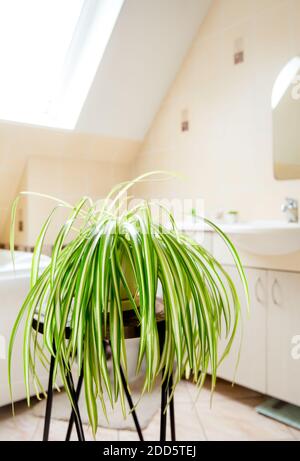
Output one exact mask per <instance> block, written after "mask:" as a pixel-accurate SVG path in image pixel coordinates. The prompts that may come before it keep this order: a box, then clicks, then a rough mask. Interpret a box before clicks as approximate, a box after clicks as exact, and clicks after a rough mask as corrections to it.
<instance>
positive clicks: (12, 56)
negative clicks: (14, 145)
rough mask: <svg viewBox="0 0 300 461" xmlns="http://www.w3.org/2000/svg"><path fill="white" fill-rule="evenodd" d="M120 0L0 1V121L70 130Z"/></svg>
mask: <svg viewBox="0 0 300 461" xmlns="http://www.w3.org/2000/svg"><path fill="white" fill-rule="evenodd" d="M123 2H124V0H113V1H111V0H26V1H24V0H0V119H2V120H9V121H14V122H21V123H30V124H37V125H44V126H51V127H59V128H65V129H73V128H74V127H75V125H76V122H77V120H78V117H79V114H80V112H81V109H82V106H83V104H84V101H85V99H86V96H87V94H88V91H89V89H90V87H91V84H92V82H93V79H94V77H95V74H96V71H97V68H98V66H99V63H100V61H101V58H102V56H103V53H104V51H105V48H106V46H107V43H108V40H109V38H110V35H111V33H112V30H113V27H114V25H115V23H116V20H117V17H118V15H119V12H120V10H121V7H122V4H123Z"/></svg>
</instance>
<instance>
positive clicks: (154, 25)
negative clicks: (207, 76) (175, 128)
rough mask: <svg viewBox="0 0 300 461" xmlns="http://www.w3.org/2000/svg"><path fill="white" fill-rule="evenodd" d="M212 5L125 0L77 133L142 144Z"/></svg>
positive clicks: (202, 0) (204, 0) (206, 1)
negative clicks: (136, 141) (110, 137)
mask: <svg viewBox="0 0 300 461" xmlns="http://www.w3.org/2000/svg"><path fill="white" fill-rule="evenodd" d="M210 3H211V0H125V3H124V6H123V8H122V10H121V13H120V16H119V18H118V21H117V24H116V26H115V29H114V31H113V33H112V36H111V39H110V41H109V43H108V46H107V49H106V51H105V54H104V56H103V59H102V61H101V63H100V65H99V68H98V71H97V73H96V77H95V80H94V83H93V85H92V87H91V90H90V92H89V95H88V97H87V100H86V102H85V104H84V107H83V110H82V112H81V115H80V117H79V120H78V123H77V127H76V129H77V130H78V131H83V132H88V133H97V134H101V135H105V136H112V137H117V138H127V139H135V140H142V139H143V138H144V136H145V134H146V132H147V130H148V128H149V127H150V124H151V122H152V120H153V118H154V116H155V114H156V112H157V111H158V109H159V106H160V104H161V101H162V99H163V98H164V96H165V94H166V92H167V90H168V88H169V86H170V84H171V83H172V81H173V79H174V78H175V75H176V73H177V71H178V69H179V67H180V65H181V63H182V61H183V58H184V56H185V54H186V53H187V51H188V49H189V47H190V46H191V44H192V41H193V39H194V37H195V35H196V33H197V31H198V29H199V27H200V25H201V23H202V21H203V19H204V17H205V15H206V13H207V10H208V7H209V5H210Z"/></svg>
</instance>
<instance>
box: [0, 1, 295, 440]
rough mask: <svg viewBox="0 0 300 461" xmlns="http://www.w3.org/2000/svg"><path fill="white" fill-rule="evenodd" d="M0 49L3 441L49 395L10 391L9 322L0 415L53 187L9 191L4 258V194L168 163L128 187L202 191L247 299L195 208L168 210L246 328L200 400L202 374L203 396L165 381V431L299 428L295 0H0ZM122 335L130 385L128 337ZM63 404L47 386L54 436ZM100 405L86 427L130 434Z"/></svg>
mask: <svg viewBox="0 0 300 461" xmlns="http://www.w3.org/2000/svg"><path fill="white" fill-rule="evenodd" d="M54 30H55V32H56V33H55V34H54V33H53V31H54ZM0 56H1V72H0V244H1V249H0V293H1V295H0V299H1V304H0V346H1V347H0V440H16V441H17V440H28V441H29V440H41V438H42V430H43V416H44V409H45V400H44V399H43V400H42V401H38V400H37V399H36V398H35V397H34V396H33V398H32V402H31V406H30V408H28V407H27V404H26V402H25V400H24V399H25V395H26V394H25V387H24V380H23V366H22V354H21V348H22V335H19V336H18V338H17V342H16V346H15V347H16V349H18V348H19V350H20V353H19V354H18V353H15V355H14V363H13V395H14V399H15V401H16V404H15V416H13V415H12V412H11V404H10V402H11V398H10V392H9V386H8V379H7V348H8V341H9V337H10V333H11V329H12V325H13V322H14V320H15V319H16V316H17V313H18V311H19V309H20V307H21V304H22V301H23V300H24V298H25V296H26V293H27V290H28V288H29V279H30V268H31V259H32V251H33V246H34V243H35V240H36V238H37V235H38V231H39V229H40V227H41V225H42V223H43V222H44V221H45V219H46V217H47V215H48V214H49V212H50V210H51V207H52V203H51V201H50V200H49V204H48V202H45V201H44V200H40V198H39V197H32V196H30V197H26V198H23V199H22V200H21V202H20V205H19V208H18V212H17V216H16V231H15V246H16V252H15V266H16V267H15V270H13V266H12V260H11V255H10V252H9V239H10V218H11V207H12V203H13V200H14V198H15V197H16V196H17V195H18V193H19V192H21V191H33V192H38V193H41V194H48V195H51V196H55V197H60V198H61V199H62V200H65V201H67V202H69V203H75V202H76V201H78V199H79V198H80V197H82V196H85V195H88V196H91V197H92V198H94V199H95V198H103V197H105V196H106V194H107V193H108V192H109V190H110V189H111V188H112V187H113V186H114V185H115V184H117V183H119V182H122V181H126V180H129V179H132V178H134V177H136V176H138V175H140V174H143V173H145V172H148V171H153V170H162V171H172V172H176V173H178V176H176V177H174V178H172V179H169V180H167V181H155V182H154V181H148V182H142V183H140V184H138V185H137V186H136V188H135V193H136V194H137V195H138V196H139V197H142V198H146V199H148V198H149V199H153V198H161V199H170V200H172V199H181V200H183V199H188V200H190V201H191V203H193V201H197V200H200V201H201V204H202V207H203V212H204V213H205V215H206V216H208V217H209V218H210V219H211V220H213V221H214V222H216V223H217V224H218V225H219V226H220V228H221V229H222V230H223V231H224V232H225V234H226V235H228V237H229V238H230V239H231V240H232V242H233V243H234V244H235V246H236V248H237V250H238V252H239V255H240V258H241V261H242V263H243V265H244V267H245V271H246V275H247V280H248V284H249V292H250V314H249V316H248V315H247V312H246V305H245V303H246V302H245V299H244V296H243V287H242V286H241V281H240V279H239V277H238V274H237V271H236V268H235V267H234V265H233V262H232V258H231V255H230V254H229V251H228V249H227V248H226V246H225V245H224V243H223V242H222V241H221V240H220V238H219V236H218V235H217V234H216V233H215V232H212V231H211V230H209V229H207V228H203V226H199V225H198V224H197V223H196V221H195V219H194V218H193V216H192V210H191V214H190V215H189V214H188V215H184V216H182V217H181V220H180V223H179V225H180V226H181V229H182V230H183V231H184V232H185V233H187V234H188V235H190V236H192V237H194V238H195V239H196V240H198V241H199V242H201V243H202V244H203V245H204V246H205V247H206V248H207V249H209V250H210V251H211V252H212V254H213V255H214V256H215V257H217V258H218V260H219V261H220V262H221V263H222V264H223V265H224V267H225V268H226V270H228V272H229V274H230V275H231V276H232V279H233V280H234V282H235V283H236V286H237V288H238V291H239V292H240V294H241V302H242V312H243V323H242V325H243V338H242V346H241V351H240V360H239V364H238V367H237V368H236V362H237V357H238V354H239V344H240V342H239V340H238V339H237V340H236V341H235V343H234V346H233V350H232V353H231V354H230V355H229V357H228V358H227V359H226V360H225V361H224V362H223V363H222V364H221V366H220V368H219V371H218V380H217V386H216V390H215V393H214V396H213V400H212V405H210V381H209V378H208V381H207V383H206V384H205V386H204V388H203V389H202V391H201V392H200V393H199V395H198V390H197V388H196V386H195V385H194V384H193V383H192V382H191V381H190V380H189V379H186V380H184V379H183V380H182V381H181V382H180V384H179V385H178V387H177V389H176V392H175V396H174V401H175V418H176V437H177V440H197V441H205V440H209V441H215V440H242V441H246V440H274V441H275V440H290V441H295V440H300V221H299V214H298V207H299V201H300V130H299V123H300V0H96V1H94V0H51V1H48V0H42V1H40V0H26V1H25V2H23V1H21V0H1V1H0ZM191 208H192V206H191ZM58 213H61V214H58V216H59V218H58V220H57V221H58V224H57V225H59V222H60V219H61V222H62V220H63V219H64V218H65V215H64V212H58ZM56 231H57V228H56V227H55V226H52V227H51V228H49V233H48V234H47V240H46V242H45V247H44V255H43V257H42V259H41V265H42V267H46V266H47V264H48V263H49V257H50V255H51V246H52V244H53V236H54V235H55V232H56ZM241 334H242V333H241V331H239V335H241ZM127 343H128V344H127V348H128V351H129V352H128V354H129V375H130V380H131V384H132V390H133V391H132V392H133V397H137V396H138V394H139V392H140V388H141V375H138V376H135V370H134V366H133V364H134V360H135V357H136V354H137V342H136V340H128V342H127ZM220 347H221V348H222V342H221V345H220ZM44 378H45V384H46V381H47V377H46V376H44ZM233 381H234V383H235V384H234V386H232V382H233ZM159 399H160V394H159V391H158V390H157V389H154V390H153V392H152V393H151V394H145V396H144V398H143V399H142V400H141V402H140V403H139V405H138V406H137V413H139V414H140V415H141V425H142V428H143V433H144V437H145V440H157V439H158V437H159V416H160V414H159V406H160V400H159ZM82 406H83V407H84V402H82ZM84 411H85V410H84V408H83V423H84V429H85V432H86V438H88V439H91V440H92V439H93V437H92V433H91V431H90V428H89V425H88V419H87V416H86V414H85V413H84ZM69 413H70V408H69V404H68V402H67V400H66V396H65V394H64V392H63V391H61V392H56V393H55V395H54V409H53V420H52V422H51V430H50V439H51V440H63V439H64V434H65V432H66V428H67V426H68V418H69ZM109 420H110V423H108V422H107V421H106V420H105V418H104V417H103V418H102V419H101V418H100V421H99V430H98V432H97V440H112V441H117V440H119V441H123V440H124V441H125V440H132V441H133V440H138V438H137V434H136V432H135V430H134V425H133V422H132V420H131V418H130V417H128V418H127V419H126V420H123V418H122V416H121V412H120V410H119V409H118V408H117V409H116V411H115V412H111V413H110V414H109ZM74 439H76V436H75V434H74Z"/></svg>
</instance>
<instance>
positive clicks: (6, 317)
mask: <svg viewBox="0 0 300 461" xmlns="http://www.w3.org/2000/svg"><path fill="white" fill-rule="evenodd" d="M31 260H32V253H26V252H23V251H16V252H15V270H14V269H13V264H12V259H11V254H10V252H9V251H8V250H0V406H2V405H6V404H8V403H10V394H9V388H8V377H7V376H8V375H7V349H8V343H9V338H10V334H11V330H12V326H13V324H14V322H15V319H16V317H17V314H18V312H19V310H20V308H21V306H22V302H23V301H24V299H25V297H26V295H27V293H28V289H29V281H30V269H31ZM49 261H50V258H48V257H47V256H42V257H41V269H43V268H45V267H46V266H47V264H49ZM22 341H23V336H22V325H21V328H20V332H19V334H18V336H17V338H16V342H15V347H14V355H13V367H12V368H13V374H12V382H13V396H14V400H20V399H23V398H24V397H25V388H24V379H23V362H22ZM45 378H46V377H45ZM43 382H44V383H46V379H43ZM33 393H34V392H33Z"/></svg>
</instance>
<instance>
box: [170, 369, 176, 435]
mask: <svg viewBox="0 0 300 461" xmlns="http://www.w3.org/2000/svg"><path fill="white" fill-rule="evenodd" d="M172 387H173V376H172V375H171V376H170V380H169V396H170V395H171V394H172ZM169 405H170V424H171V441H172V442H175V441H176V431H175V410H174V395H173V397H172V399H171V400H170V404H169Z"/></svg>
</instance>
